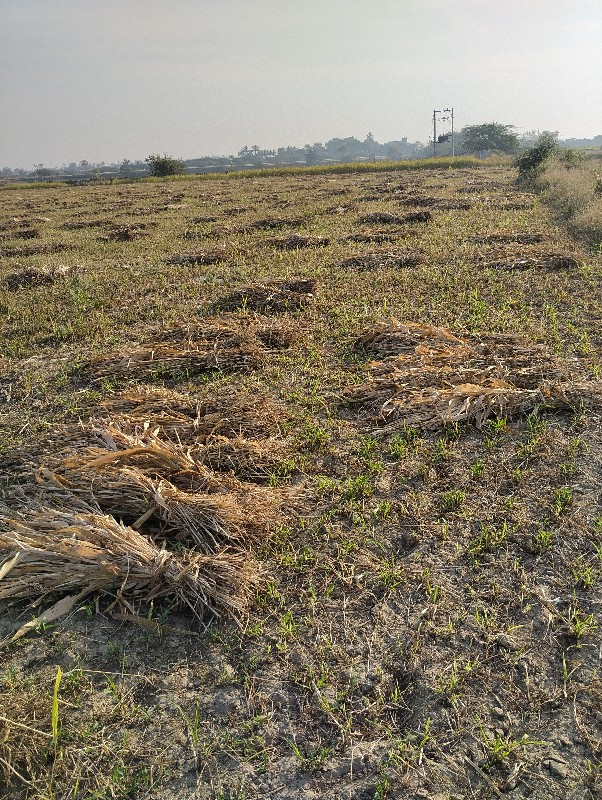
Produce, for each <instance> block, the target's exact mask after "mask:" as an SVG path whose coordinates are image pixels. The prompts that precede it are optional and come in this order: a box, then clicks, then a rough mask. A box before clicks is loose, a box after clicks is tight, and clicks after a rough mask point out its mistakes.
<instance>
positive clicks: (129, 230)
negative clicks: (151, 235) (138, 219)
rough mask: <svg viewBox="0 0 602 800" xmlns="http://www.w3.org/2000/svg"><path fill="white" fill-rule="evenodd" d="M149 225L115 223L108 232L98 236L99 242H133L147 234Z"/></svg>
mask: <svg viewBox="0 0 602 800" xmlns="http://www.w3.org/2000/svg"><path fill="white" fill-rule="evenodd" d="M146 228H147V226H146V225H144V224H141V225H113V226H112V227H111V228H109V230H107V232H106V233H104V234H103V235H102V236H99V237H98V241H99V242H133V241H134V240H135V239H140V237H141V236H146V234H147V230H146Z"/></svg>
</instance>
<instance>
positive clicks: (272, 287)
mask: <svg viewBox="0 0 602 800" xmlns="http://www.w3.org/2000/svg"><path fill="white" fill-rule="evenodd" d="M316 286H317V281H316V280H315V279H313V278H307V279H291V280H282V279H274V280H271V281H265V282H263V283H260V284H255V285H253V286H246V287H245V288H243V289H237V290H236V291H234V292H232V293H231V294H229V295H227V296H226V297H224V298H222V299H221V300H218V302H217V304H216V305H217V307H218V308H219V309H221V310H223V311H228V310H232V311H234V310H239V309H247V310H250V311H260V312H263V313H270V312H271V313H275V312H283V311H292V310H298V309H301V308H304V307H305V306H306V305H307V303H308V302H309V300H310V299H311V298H312V297H313V293H314V291H315V289H316Z"/></svg>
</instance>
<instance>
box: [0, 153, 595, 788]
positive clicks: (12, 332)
mask: <svg viewBox="0 0 602 800" xmlns="http://www.w3.org/2000/svg"><path fill="white" fill-rule="evenodd" d="M378 166H379V167H380V165H378ZM421 167H422V168H421V169H420V170H404V171H403V172H402V171H395V172H393V171H391V172H389V171H378V172H371V171H368V167H366V168H364V167H362V169H361V170H359V171H357V172H349V173H334V172H331V173H328V174H322V175H321V174H319V173H316V172H308V173H306V174H303V173H298V174H283V175H280V176H274V175H253V176H249V175H247V176H244V178H241V177H240V176H239V175H236V174H233V175H211V176H209V177H196V178H193V177H183V178H180V179H178V180H177V181H174V182H172V181H167V180H166V181H165V182H163V181H149V182H144V183H140V182H138V183H136V182H132V183H116V184H114V185H109V184H102V183H98V184H94V185H89V186H57V187H51V186H45V187H44V188H43V189H40V188H28V189H27V190H25V189H17V190H11V191H0V221H1V227H2V234H3V235H4V234H6V235H7V238H6V239H5V240H3V245H2V247H3V248H11V249H12V248H17V246H18V245H19V241H20V240H19V238H18V237H16V236H14V235H13V234H14V233H16V232H19V231H23V230H30V229H38V228H40V230H41V231H42V232H43V236H41V237H40V238H39V239H33V240H32V242H31V245H32V246H33V245H34V244H38V243H39V244H43V243H45V244H52V243H53V242H57V243H63V244H65V245H66V246H67V247H68V248H69V249H68V250H65V251H64V252H56V253H55V252H51V253H43V252H39V253H37V254H36V253H32V254H31V255H28V256H27V260H25V259H23V263H21V262H20V261H19V260H18V259H17V260H16V261H15V257H13V256H9V257H6V258H2V259H0V343H1V344H0V353H1V357H0V459H1V461H2V465H3V469H0V598H1V599H0V647H1V648H2V661H3V666H2V669H1V670H0V706H1V707H2V708H1V710H0V795H1V796H2V798H5V797H6V798H7V800H41V799H42V798H44V800H50V798H54V799H55V800H67V798H74V800H77V798H82V799H83V798H96V800H101V798H102V800H108V798H114V799H115V800H120V799H121V800H124V799H125V798H131V800H134V799H135V800H146V799H148V800H151V799H152V798H155V797H156V798H158V800H188V799H189V798H193V797H194V798H195V800H216V798H222V800H226V798H228V800H234V798H236V800H243V798H244V800H260V798H261V800H263V798H264V797H269V798H277V799H278V800H280V799H281V798H282V800H284V798H287V800H308V798H310V797H329V798H330V797H332V798H337V800H338V799H339V798H340V800H349V798H351V799H352V800H364V798H365V800H375V798H378V799H379V800H392V798H406V797H407V798H412V800H413V798H418V797H420V798H421V800H442V798H445V800H447V799H448V798H450V797H453V798H458V799H459V798H464V797H466V798H471V799H472V800H477V798H478V799H479V800H484V799H485V798H489V797H496V798H497V797H499V796H503V797H508V798H512V800H524V799H525V798H528V797H530V798H533V799H535V798H537V800H540V798H541V800H544V798H545V800H569V799H570V800H591V798H594V797H597V796H598V795H600V793H601V792H602V772H601V771H600V769H599V765H600V762H601V759H602V751H601V749H600V742H601V741H602V721H601V719H600V715H599V713H598V710H597V709H598V705H599V700H600V698H601V697H602V679H601V677H600V674H601V671H600V652H601V648H602V618H601V610H600V603H599V590H600V585H601V583H600V582H601V580H602V566H601V565H602V561H601V558H600V552H602V522H601V520H602V507H601V504H600V474H602V433H601V431H602V409H601V407H600V399H601V398H600V376H601V375H602V334H601V332H600V319H601V318H602V289H601V282H600V271H601V267H602V263H601V261H600V254H599V253H598V252H597V251H595V250H588V249H586V248H584V247H583V246H582V245H580V244H579V243H578V242H576V241H572V240H571V239H570V238H569V237H568V235H567V234H566V233H565V232H564V231H563V229H562V228H561V227H559V223H558V220H557V219H553V218H551V217H550V216H549V212H548V210H547V208H546V206H545V205H544V204H541V203H539V202H533V197H532V196H531V195H530V194H528V193H526V192H523V191H518V190H517V188H516V187H517V184H516V183H515V178H516V173H515V171H514V170H513V169H512V168H511V167H509V166H507V165H505V164H504V163H502V162H501V161H500V162H499V163H492V162H489V161H488V160H486V159H485V160H483V161H482V162H478V164H476V165H475V166H474V167H473V168H471V169H455V168H449V166H444V167H443V168H434V167H433V166H432V165H429V163H427V162H423V163H422V164H421ZM361 198H364V199H361ZM400 201H401V202H403V204H404V207H403V208H402V207H401V205H400ZM417 201H418V202H417ZM425 201H426V202H425ZM465 201H466V202H468V201H469V202H468V207H465ZM360 203H361V205H360ZM334 204H336V205H334ZM406 204H407V207H405V206H406ZM457 205H461V206H462V208H461V209H459V210H458V211H457V213H456V208H455V206H457ZM243 209H244V211H243ZM285 209H286V210H285ZM358 209H361V211H358ZM230 211H231V212H232V213H229V212H230ZM235 212H236V213H235ZM431 212H432V217H431V218H430V220H428V219H427V218H426V217H424V218H423V220H422V221H421V219H420V218H416V217H415V218H414V222H411V221H410V220H408V219H407V218H408V216H409V215H414V214H420V215H422V214H430V213H431ZM371 214H384V215H391V216H393V217H397V218H399V219H402V220H404V222H401V223H400V222H395V223H390V222H383V223H382V224H381V223H365V224H363V223H362V224H361V225H360V226H358V220H357V217H358V216H364V215H371ZM149 220H151V221H152V222H153V223H155V226H154V227H152V228H151V227H148V226H149ZM192 220H195V221H196V220H198V222H193V221H192ZM80 222H81V223H86V224H82V225H80V224H75V225H73V223H80ZM93 222H99V223H102V224H88V223H93ZM423 222H424V223H426V224H423ZM138 223H140V225H138ZM267 223H269V224H267ZM121 226H126V227H128V228H129V227H132V226H134V227H140V229H141V230H144V231H145V233H148V235H145V236H141V237H135V238H133V239H128V238H124V239H119V238H118V237H117V238H116V239H115V240H113V241H111V242H106V241H99V240H98V237H99V236H100V235H101V234H103V233H107V232H108V231H109V230H114V229H115V230H117V229H119V228H120V227H121ZM142 226H145V227H144V228H143V227H142ZM301 226H302V230H298V229H299V228H300V227H301ZM197 232H198V236H199V237H200V238H199V240H198V243H196V244H195V243H194V240H195V239H196V236H197ZM184 233H185V235H186V238H188V236H189V235H190V237H191V242H190V250H188V249H186V248H185V247H184V243H183V241H182V237H183V234H184ZM193 234H194V236H193ZM293 234H299V235H300V234H303V238H304V239H314V237H316V239H328V240H329V244H328V246H324V247H322V246H309V247H294V248H288V247H284V248H282V249H280V248H278V247H277V246H276V247H274V246H271V245H270V243H269V242H270V240H271V239H272V238H273V237H278V239H284V238H286V239H287V240H288V239H289V238H292V236H293ZM8 236H10V239H8ZM205 236H210V237H211V240H209V239H207V240H205V241H203V238H204V237H205ZM385 236H386V237H390V239H392V240H395V239H397V242H396V243H395V244H388V242H389V238H378V237H385ZM364 237H365V238H364ZM370 237H373V238H370ZM406 237H408V238H406ZM409 237H411V238H409ZM372 242H376V243H377V244H372ZM21 245H22V246H23V247H24V246H26V245H27V246H29V243H28V242H25V241H21V244H20V245H19V247H20V246H21ZM211 253H216V254H220V256H223V257H224V259H225V262H221V263H220V262H219V261H215V262H214V263H213V264H211V263H207V265H206V266H203V265H201V267H197V266H196V261H195V260H194V259H193V260H192V261H186V260H184V261H183V262H177V261H176V262H175V263H171V262H170V259H171V258H172V257H173V256H176V257H178V256H179V257H184V258H185V259H186V258H187V257H190V256H192V257H194V258H196V256H201V257H205V256H206V255H207V254H211ZM555 258H558V259H564V258H566V259H568V261H567V263H566V266H562V265H561V262H560V261H558V262H557V265H556V266H554V264H555V263H556V262H554V261H553V259H555ZM524 261H528V263H529V266H528V267H527V268H523V267H524V264H519V263H518V262H524ZM500 262H501V265H500V266H497V267H496V266H494V267H492V268H489V267H490V265H492V264H496V263H498V264H499V263H500ZM179 263H181V266H180V265H179ZM504 264H505V266H504ZM404 265H407V266H408V267H409V268H404ZM26 267H27V268H28V269H31V270H32V271H33V270H36V271H37V270H40V271H41V272H42V274H43V275H44V276H46V275H48V274H52V275H54V276H55V277H56V278H57V279H55V280H47V279H46V277H44V278H43V281H42V283H41V284H39V286H40V288H38V289H36V288H35V285H34V284H35V281H36V278H35V277H33V278H31V279H30V280H31V283H30V284H28V283H27V282H26V281H25V279H23V280H24V281H25V282H24V283H23V284H21V282H20V281H21V278H19V280H18V281H17V282H16V283H15V284H14V285H13V287H14V288H11V284H10V280H9V279H10V277H11V275H13V274H16V273H18V272H21V271H23V272H24V271H25V268H26ZM176 267H177V268H176ZM63 268H64V269H65V273H64V274H65V275H66V277H65V279H62V278H61V277H60V275H61V270H63ZM28 286H32V288H31V289H30V288H28ZM15 288H16V289H19V290H18V291H16V290H15ZM16 634H17V635H18V638H14V640H13V637H15V635H16ZM11 640H12V641H11ZM58 667H60V669H61V672H60V673H57V669H58ZM55 697H56V702H54V698H55ZM53 707H54V711H53ZM53 720H54V721H53ZM53 726H54V727H53ZM54 730H56V736H55V735H54V734H53V731H54Z"/></svg>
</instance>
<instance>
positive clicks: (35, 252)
mask: <svg viewBox="0 0 602 800" xmlns="http://www.w3.org/2000/svg"><path fill="white" fill-rule="evenodd" d="M70 249H71V245H68V244H63V243H62V242H53V243H52V244H32V245H30V246H29V247H6V248H4V250H0V256H1V257H4V258H18V257H22V256H46V255H50V254H51V253H62V252H63V251H64V250H70Z"/></svg>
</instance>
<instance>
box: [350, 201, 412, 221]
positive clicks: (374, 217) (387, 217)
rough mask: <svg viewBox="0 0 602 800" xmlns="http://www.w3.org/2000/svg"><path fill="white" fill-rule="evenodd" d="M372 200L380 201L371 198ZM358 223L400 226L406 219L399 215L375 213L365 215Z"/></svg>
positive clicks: (384, 212)
mask: <svg viewBox="0 0 602 800" xmlns="http://www.w3.org/2000/svg"><path fill="white" fill-rule="evenodd" d="M370 199H371V200H372V199H377V200H378V199H379V198H378V197H377V198H372V197H371V198H370ZM358 222H367V223H370V224H377V225H399V224H401V223H402V222H404V218H403V217H400V216H398V215H397V214H389V213H388V212H386V211H375V212H374V213H373V214H364V216H363V217H360V218H359V219H358Z"/></svg>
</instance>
